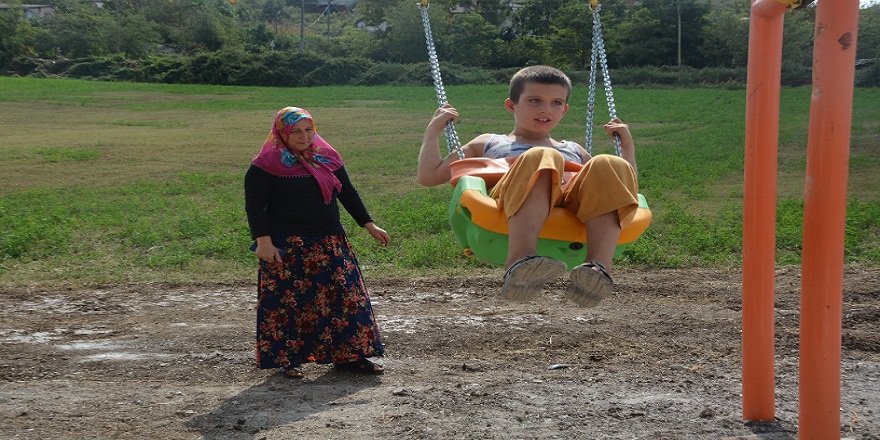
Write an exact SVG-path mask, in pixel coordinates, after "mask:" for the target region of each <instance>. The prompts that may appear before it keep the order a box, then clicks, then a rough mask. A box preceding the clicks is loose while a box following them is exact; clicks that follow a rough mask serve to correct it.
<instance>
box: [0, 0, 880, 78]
mask: <svg viewBox="0 0 880 440" xmlns="http://www.w3.org/2000/svg"><path fill="white" fill-rule="evenodd" d="M820 1H830V0H820ZM417 3H418V2H416V1H415V0H361V1H359V2H358V3H357V5H356V6H355V8H354V10H353V11H352V12H350V13H339V12H338V11H336V10H334V9H333V8H328V9H327V10H326V11H324V13H321V14H316V13H308V14H303V11H302V10H301V5H302V2H301V1H300V0H237V1H235V2H230V1H229V0H104V1H103V2H102V3H99V4H98V3H95V2H92V1H87V0H53V1H52V5H53V7H54V13H52V14H49V15H47V16H45V17H42V18H37V19H24V18H23V17H24V13H23V11H24V10H23V9H22V8H21V6H22V2H21V0H10V1H7V4H9V5H10V7H11V8H10V9H9V10H8V11H7V12H6V13H0V69H5V70H6V71H7V72H18V73H20V72H21V70H22V67H23V66H28V65H33V64H34V62H33V61H32V60H33V59H55V60H57V59H81V58H86V57H107V56H121V57H123V58H124V59H127V60H148V59H151V58H155V57H157V56H160V55H161V54H163V53H168V52H172V53H174V54H175V55H174V56H177V57H180V56H195V55H199V54H204V53H206V52H208V53H210V52H218V51H224V52H235V53H242V54H266V53H271V52H290V53H293V52H302V51H303V50H302V49H303V48H304V49H305V51H306V52H310V53H314V54H321V55H322V56H329V57H333V58H343V59H345V58H354V59H366V60H370V61H371V62H374V63H393V64H410V63H418V62H424V61H425V60H426V57H427V54H426V52H425V41H424V40H425V37H424V31H423V28H422V22H421V18H420V14H419V10H418V6H417ZM516 3H517V7H516V8H514V7H512V5H511V1H510V0H433V1H431V2H430V5H431V6H430V7H429V13H430V17H431V23H432V27H433V30H434V38H435V42H436V45H437V48H438V54H439V57H440V59H441V60H442V61H443V62H444V63H452V64H456V65H461V66H466V67H473V68H484V69H505V68H512V67H517V66H523V65H527V64H537V63H542V64H553V65H556V66H559V67H561V68H564V69H567V70H583V69H585V68H587V67H588V65H589V58H590V48H591V38H592V26H593V25H592V14H591V10H590V6H589V2H588V1H586V0H551V1H545V0H527V1H520V2H516ZM600 4H601V17H602V23H603V35H604V36H605V41H606V48H607V53H608V62H609V65H610V66H611V67H612V68H626V67H646V66H653V67H659V66H674V67H683V66H688V67H690V68H697V69H701V68H708V67H723V68H733V69H737V68H744V67H745V64H746V61H747V49H748V15H749V5H750V1H749V0H726V1H722V0H714V1H713V0H651V1H644V2H632V1H626V0H603V1H601V2H600ZM814 12H815V8H813V7H807V8H803V9H800V10H797V11H794V12H792V13H791V14H790V16H789V17H787V18H786V20H785V48H784V51H783V53H784V69H787V70H794V71H797V70H804V71H808V70H809V68H810V66H811V63H812V44H813V41H812V38H813V27H814V18H815V17H814ZM857 58H864V59H874V58H880V5H875V6H870V7H867V8H864V9H862V11H861V18H860V29H859V39H858V47H857ZM26 60H30V61H26Z"/></svg>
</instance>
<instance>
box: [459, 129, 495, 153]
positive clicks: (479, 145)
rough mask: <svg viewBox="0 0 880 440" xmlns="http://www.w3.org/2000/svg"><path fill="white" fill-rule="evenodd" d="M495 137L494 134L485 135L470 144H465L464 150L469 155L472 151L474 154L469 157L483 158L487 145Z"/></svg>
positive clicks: (474, 139)
mask: <svg viewBox="0 0 880 440" xmlns="http://www.w3.org/2000/svg"><path fill="white" fill-rule="evenodd" d="M493 136H495V135H494V134H492V133H483V134H481V135H479V136H477V137H475V138H473V139H471V141H470V142H468V143H467V144H465V146H464V147H463V150H464V151H465V152H466V153H467V152H468V151H470V152H471V153H472V154H467V155H468V156H477V157H479V156H482V155H483V150H484V149H485V148H486V144H487V143H489V140H490V139H492V137H493Z"/></svg>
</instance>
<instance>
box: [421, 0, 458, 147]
mask: <svg viewBox="0 0 880 440" xmlns="http://www.w3.org/2000/svg"><path fill="white" fill-rule="evenodd" d="M421 8H422V24H423V25H424V26H425V42H426V43H427V45H428V60H429V61H430V62H431V76H432V77H433V78H434V89H435V91H436V92H437V102H438V103H440V106H444V105H446V104H448V101H447V100H446V91H445V90H444V89H443V79H442V78H441V77H440V61H439V60H438V59H437V50H436V49H435V47H434V35H433V33H432V32H431V22H430V20H429V19H428V0H422V3H421ZM443 131H444V132H445V133H446V146H447V147H448V148H449V152H450V153H452V152H453V151H455V152H456V153H457V154H458V158H459V159H464V152H463V151H462V150H461V142H460V141H459V140H458V134H457V133H456V132H455V125H453V123H452V121H447V122H446V127H445V128H444V129H443Z"/></svg>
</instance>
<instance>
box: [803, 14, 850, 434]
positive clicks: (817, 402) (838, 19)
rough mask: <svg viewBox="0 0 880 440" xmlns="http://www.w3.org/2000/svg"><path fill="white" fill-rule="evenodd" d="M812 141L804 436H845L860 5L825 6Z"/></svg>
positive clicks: (816, 57) (819, 27)
mask: <svg viewBox="0 0 880 440" xmlns="http://www.w3.org/2000/svg"><path fill="white" fill-rule="evenodd" d="M817 8H818V9H817V11H816V34H815V46H814V49H813V94H812V102H811V106H810V131H809V139H808V142H807V179H806V194H805V198H804V249H803V275H802V285H801V324H800V326H801V327H800V374H799V378H800V383H799V402H798V405H799V408H800V413H799V438H802V439H828V438H840V356H841V355H840V338H841V324H842V304H843V298H842V297H843V252H844V234H845V228H846V185H847V174H848V167H849V144H850V133H851V125H852V102H853V78H854V74H855V54H856V36H857V33H858V28H859V24H858V23H859V2H858V0H838V1H835V2H826V1H822V2H819V4H818V6H817Z"/></svg>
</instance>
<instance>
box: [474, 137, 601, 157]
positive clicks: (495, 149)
mask: <svg viewBox="0 0 880 440" xmlns="http://www.w3.org/2000/svg"><path fill="white" fill-rule="evenodd" d="M535 146H536V145H529V144H524V143H522V142H515V141H511V140H509V139H507V135H503V134H494V135H492V137H491V138H490V139H489V142H486V146H485V147H483V157H488V158H490V159H503V158H507V157H518V156H519V155H520V154H523V153H525V152H526V150H528V149H530V148H533V147H535ZM547 148H553V149H555V150H556V151H558V152H560V153H562V157H563V158H565V160H566V161H567V162H575V163H580V164H582V163H584V159H583V156H581V150H580V149H579V148H578V146H577V144H576V143H574V142H571V141H562V145H560V146H558V147H547Z"/></svg>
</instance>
